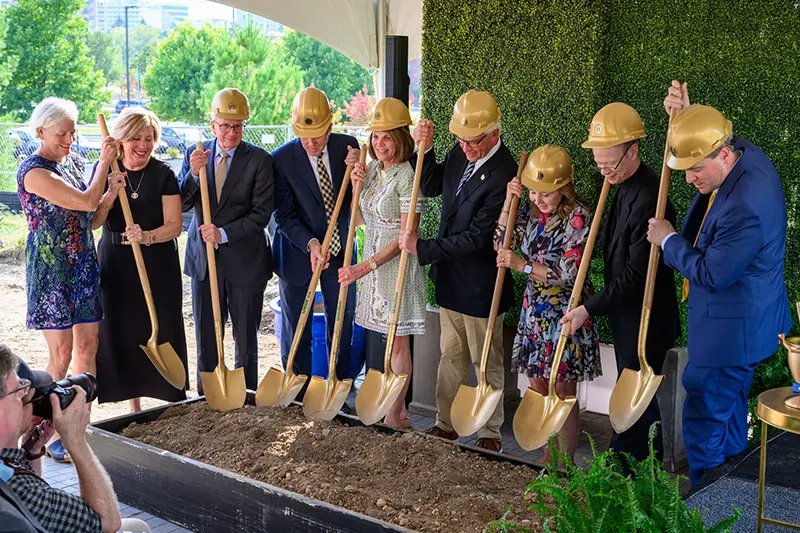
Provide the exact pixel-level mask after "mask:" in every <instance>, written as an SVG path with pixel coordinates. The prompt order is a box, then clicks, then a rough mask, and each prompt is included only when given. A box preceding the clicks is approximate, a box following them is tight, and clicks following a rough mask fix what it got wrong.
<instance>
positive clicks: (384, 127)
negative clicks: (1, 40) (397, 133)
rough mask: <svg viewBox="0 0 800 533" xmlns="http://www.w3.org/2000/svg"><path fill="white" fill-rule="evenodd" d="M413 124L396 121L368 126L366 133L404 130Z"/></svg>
mask: <svg viewBox="0 0 800 533" xmlns="http://www.w3.org/2000/svg"><path fill="white" fill-rule="evenodd" d="M410 125H411V123H410V122H408V121H405V120H394V121H392V122H381V123H378V124H375V125H373V126H367V129H366V131H390V130H396V129H397V128H404V127H408V126H410Z"/></svg>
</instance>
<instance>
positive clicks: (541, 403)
mask: <svg viewBox="0 0 800 533" xmlns="http://www.w3.org/2000/svg"><path fill="white" fill-rule="evenodd" d="M577 402H578V400H577V398H575V396H567V397H566V398H564V399H563V400H562V399H561V398H559V397H558V396H555V395H554V396H553V397H552V398H550V396H542V395H541V394H539V393H538V392H536V391H535V390H533V389H530V388H529V389H528V390H527V391H525V396H524V397H523V398H522V401H521V402H520V404H519V407H518V408H517V412H516V413H515V414H514V437H515V438H516V439H517V442H518V443H519V445H520V448H522V449H523V450H525V451H530V450H536V449H539V448H541V447H542V446H544V445H545V444H547V440H548V439H549V438H550V435H552V434H553V433H558V432H559V431H560V430H561V427H562V426H563V425H564V422H566V421H567V417H568V416H569V413H570V412H571V411H572V408H573V407H574V406H575V404H576V403H577Z"/></svg>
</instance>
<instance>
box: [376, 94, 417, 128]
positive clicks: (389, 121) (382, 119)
mask: <svg viewBox="0 0 800 533" xmlns="http://www.w3.org/2000/svg"><path fill="white" fill-rule="evenodd" d="M410 125H411V114H410V113H409V112H408V108H407V107H406V104H404V103H403V102H401V101H400V100H398V99H397V98H383V99H381V101H380V102H378V103H377V104H375V107H373V108H372V113H370V115H369V122H368V123H367V131H389V130H393V129H395V128H401V127H403V126H410Z"/></svg>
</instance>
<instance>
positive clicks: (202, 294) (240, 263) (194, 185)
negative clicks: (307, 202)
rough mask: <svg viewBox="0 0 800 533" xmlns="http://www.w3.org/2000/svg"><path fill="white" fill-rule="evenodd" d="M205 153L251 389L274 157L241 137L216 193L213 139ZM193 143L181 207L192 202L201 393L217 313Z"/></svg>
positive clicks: (212, 360) (227, 292)
mask: <svg viewBox="0 0 800 533" xmlns="http://www.w3.org/2000/svg"><path fill="white" fill-rule="evenodd" d="M203 145H204V147H205V149H206V150H209V149H210V150H211V154H210V155H209V156H208V165H207V167H206V174H207V176H208V190H209V202H210V207H211V221H212V223H213V224H214V225H215V226H217V227H218V228H221V229H223V230H224V231H225V233H226V235H227V238H228V241H227V242H226V243H223V244H220V245H219V247H218V249H217V250H216V262H217V282H218V285H219V294H220V307H221V310H222V320H223V324H224V322H225V321H226V320H227V316H228V312H230V315H231V323H232V326H233V338H234V344H235V347H236V368H240V367H243V368H244V369H245V382H246V384H247V388H248V389H253V390H255V389H256V388H257V387H258V336H257V335H258V328H259V326H260V325H261V312H262V307H263V304H264V289H265V288H266V286H267V282H268V281H269V279H270V278H271V277H272V265H271V256H270V253H269V243H268V242H267V236H266V233H265V232H264V228H265V227H266V226H267V223H268V222H269V217H270V214H271V213H272V207H273V205H274V199H275V180H274V177H273V170H272V158H271V157H270V155H269V154H268V153H267V152H266V150H264V149H263V148H260V147H258V146H255V145H252V144H250V143H247V142H244V141H242V142H241V143H239V146H237V147H236V151H235V152H234V155H233V159H232V160H231V161H230V167H229V169H228V173H227V178H226V179H225V183H224V185H223V187H222V194H221V196H220V198H219V201H217V195H216V192H215V191H216V185H215V173H214V159H215V156H216V153H217V141H216V139H214V140H211V141H205V142H204V143H203ZM194 150H195V146H190V147H189V148H188V149H187V150H186V154H185V155H184V158H183V168H181V173H180V175H179V176H178V182H179V184H180V189H181V207H182V209H183V210H184V211H188V210H189V209H192V208H194V216H193V217H192V222H191V224H190V226H189V231H188V232H187V236H188V238H187V241H186V257H185V259H184V273H185V274H186V275H187V276H190V277H191V278H192V311H193V314H194V324H195V326H194V327H195V336H196V338H197V373H198V375H197V389H198V392H199V393H200V394H202V393H203V390H202V389H203V384H202V382H201V380H200V372H212V371H213V370H214V369H215V368H216V367H217V345H216V340H215V336H214V316H213V313H212V309H211V291H210V287H209V284H208V258H207V256H206V244H205V242H203V238H202V236H201V235H200V232H199V231H198V230H197V228H198V226H201V225H202V224H203V207H202V202H201V198H200V184H199V180H198V178H196V177H194V176H193V175H192V169H191V166H190V164H189V157H190V156H191V154H192V152H194Z"/></svg>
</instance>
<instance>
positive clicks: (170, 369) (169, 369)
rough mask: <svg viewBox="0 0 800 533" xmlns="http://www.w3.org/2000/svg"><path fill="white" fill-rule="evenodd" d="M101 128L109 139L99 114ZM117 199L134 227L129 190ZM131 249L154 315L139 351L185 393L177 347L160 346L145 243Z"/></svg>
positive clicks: (122, 192) (132, 246)
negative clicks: (147, 334) (144, 253)
mask: <svg viewBox="0 0 800 533" xmlns="http://www.w3.org/2000/svg"><path fill="white" fill-rule="evenodd" d="M97 125H98V126H100V133H101V134H102V135H103V138H104V139H105V138H106V137H108V136H109V135H108V127H107V126H106V117H105V116H104V115H102V114H98V115H97ZM111 168H112V169H113V170H114V171H115V172H119V164H118V163H117V160H116V159H114V162H113V163H111ZM117 196H118V197H119V203H120V205H121V206H122V214H123V215H124V217H125V225H126V226H133V223H134V222H133V215H132V214H131V206H130V204H129V203H128V195H127V194H126V193H125V189H124V188H123V189H120V190H119V193H118V195H117ZM131 248H132V249H133V258H134V260H135V261H136V271H137V272H138V273H139V281H140V282H141V284H142V292H144V299H145V302H147V312H148V313H149V314H150V338H149V339H147V345H146V346H142V345H141V344H140V345H139V348H141V349H142V351H143V352H144V353H145V355H147V358H148V359H150V361H151V362H152V363H153V366H155V367H156V370H158V372H159V373H160V374H161V375H162V376H163V377H164V379H166V380H167V382H168V383H169V384H170V385H172V386H173V387H175V388H176V389H180V390H183V388H184V387H185V386H186V367H184V366H183V362H182V361H181V358H180V357H178V354H177V353H176V352H175V348H173V347H172V345H171V344H170V343H168V342H165V343H164V344H158V316H157V315H156V305H155V302H154V300H153V291H152V290H151V289H150V279H149V278H148V277H147V270H146V269H145V266H144V257H143V256H142V247H141V244H139V243H138V242H134V241H131Z"/></svg>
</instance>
